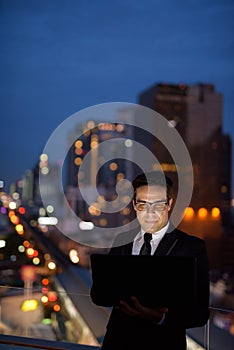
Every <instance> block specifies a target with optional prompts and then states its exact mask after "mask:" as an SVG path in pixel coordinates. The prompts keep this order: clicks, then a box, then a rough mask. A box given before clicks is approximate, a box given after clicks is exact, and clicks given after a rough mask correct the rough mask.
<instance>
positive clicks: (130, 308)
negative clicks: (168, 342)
mask: <svg viewBox="0 0 234 350" xmlns="http://www.w3.org/2000/svg"><path fill="white" fill-rule="evenodd" d="M131 302H132V304H131V305H130V304H128V303H127V302H126V301H123V300H120V303H119V306H117V309H118V310H119V311H121V312H124V313H125V314H127V315H129V316H135V317H140V318H143V319H145V320H149V321H153V322H154V323H159V322H160V321H161V320H162V319H163V317H164V314H165V313H166V312H168V308H167V307H162V308H149V307H146V306H144V305H142V304H141V303H140V302H139V300H138V299H137V298H136V297H134V296H132V297H131Z"/></svg>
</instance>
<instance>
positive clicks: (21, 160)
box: [0, 0, 234, 193]
mask: <svg viewBox="0 0 234 350" xmlns="http://www.w3.org/2000/svg"><path fill="white" fill-rule="evenodd" d="M55 3H56V4H55ZM233 13H234V4H233V2H232V1H229V0H225V1H222V3H220V2H218V1H217V2H214V1H210V0H207V1H205V2H204V1H189V2H184V1H170V0H167V1H165V2H164V3H163V4H161V3H160V2H157V1H152V0H148V1H146V3H145V2H144V3H141V2H136V1H131V0H129V1H127V2H125V1H120V2H118V4H116V3H114V4H111V5H110V4H109V3H108V2H107V1H106V0H103V1H101V2H98V4H95V3H94V4H90V3H87V2H82V1H81V2H76V1H73V0H72V1H70V2H69V4H68V3H64V2H63V1H60V0H58V1H56V2H55V1H51V2H49V3H38V2H37V1H32V2H30V3H29V2H28V1H24V0H22V1H20V2H18V1H14V0H12V1H4V0H3V1H1V14H0V16H1V21H0V23H1V24H0V30H1V40H2V43H3V51H2V53H1V57H0V59H1V66H0V67H1V68H0V70H1V75H2V79H1V83H0V88H1V92H2V94H1V113H2V115H1V131H2V133H1V141H0V142H1V144H0V146H1V154H0V162H1V173H0V180H4V181H5V182H6V187H7V188H9V184H10V183H11V182H12V181H15V180H17V179H18V178H21V177H22V176H23V175H24V173H25V171H26V170H27V169H32V168H33V167H34V166H35V165H36V164H37V163H38V162H39V156H40V154H41V153H42V152H43V149H44V147H45V145H46V142H47V140H48V139H49V137H50V135H51V134H52V133H53V131H54V130H55V129H56V128H57V127H58V125H60V124H61V123H62V122H63V121H64V120H65V119H66V118H68V117H69V116H70V115H72V114H74V113H76V112H78V111H80V110H82V109H84V108H87V107H90V106H93V105H98V104H102V103H107V102H115V101H117V102H118V101H126V102H129V103H137V99H138V95H139V94H140V93H141V92H142V91H144V90H145V89H148V88H149V87H150V86H152V85H154V84H156V83H159V82H169V83H176V84H177V83H180V82H183V83H185V84H193V83H194V84H196V83H198V82H202V83H211V84H214V86H215V89H216V91H217V92H219V93H221V94H222V95H223V132H224V133H227V134H229V135H230V137H231V139H232V143H233V140H234V125H233V124H234V122H233V117H232V103H233V102H232V101H233V83H232V81H233V77H232V76H233V69H232V66H233V58H234V50H233V35H232V32H233V21H232V18H233ZM233 153H234V152H233ZM232 159H233V156H232ZM232 169H233V161H232ZM233 173H234V171H233ZM233 177H234V174H233ZM233 190H234V189H232V193H233Z"/></svg>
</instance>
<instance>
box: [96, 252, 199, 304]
mask: <svg viewBox="0 0 234 350" xmlns="http://www.w3.org/2000/svg"><path fill="white" fill-rule="evenodd" d="M90 258H91V272H92V279H93V287H92V295H93V301H94V302H95V303H96V304H97V305H102V306H113V305H117V304H118V303H119V301H120V300H121V299H122V300H126V301H129V300H130V297H131V296H132V295H134V296H136V297H137V298H139V300H140V302H141V303H142V304H143V305H145V306H155V307H161V306H167V307H172V306H173V307H179V306H180V305H181V306H185V305H187V306H188V307H189V306H191V305H193V304H195V303H196V258H195V257H184V256H183V257H182V256H179V257H178V256H154V255H153V256H146V255H108V254H92V255H91V257H90Z"/></svg>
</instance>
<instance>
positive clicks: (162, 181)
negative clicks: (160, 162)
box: [132, 171, 173, 202]
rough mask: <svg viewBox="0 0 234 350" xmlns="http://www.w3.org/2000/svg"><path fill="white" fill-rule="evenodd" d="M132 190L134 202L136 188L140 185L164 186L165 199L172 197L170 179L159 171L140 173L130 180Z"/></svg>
mask: <svg viewBox="0 0 234 350" xmlns="http://www.w3.org/2000/svg"><path fill="white" fill-rule="evenodd" d="M132 186H133V191H134V197H133V200H134V202H135V201H136V190H137V189H138V188H139V187H141V186H161V187H164V188H166V191H167V200H169V199H171V198H172V188H173V182H172V180H171V179H170V178H169V177H168V176H167V175H165V174H164V173H163V172H161V171H150V172H147V173H141V174H139V175H137V177H136V178H135V179H134V180H133V181H132Z"/></svg>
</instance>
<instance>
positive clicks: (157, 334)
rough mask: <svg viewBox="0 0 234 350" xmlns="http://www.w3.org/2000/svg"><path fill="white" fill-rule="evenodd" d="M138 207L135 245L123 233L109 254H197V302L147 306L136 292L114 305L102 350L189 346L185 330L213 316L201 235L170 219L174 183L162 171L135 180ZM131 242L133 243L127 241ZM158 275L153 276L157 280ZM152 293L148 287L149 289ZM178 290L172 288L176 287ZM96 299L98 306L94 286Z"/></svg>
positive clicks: (183, 348)
mask: <svg viewBox="0 0 234 350" xmlns="http://www.w3.org/2000/svg"><path fill="white" fill-rule="evenodd" d="M132 185H133V190H134V195H133V208H134V210H135V212H136V217H137V220H138V222H139V227H138V228H137V229H136V230H134V232H132V234H133V238H132V241H131V242H130V243H125V242H126V239H124V234H123V233H122V234H120V235H119V236H117V237H116V241H115V242H114V244H113V247H112V248H111V249H110V251H109V253H108V254H116V255H138V254H148V255H158V256H162V255H169V256H193V257H195V258H196V262H197V265H196V273H197V276H196V279H197V286H196V296H197V301H196V304H195V305H193V306H191V307H189V308H188V307H184V306H182V305H174V306H170V307H168V305H164V306H163V307H158V308H155V307H148V306H145V305H142V304H141V303H140V301H139V300H138V299H137V298H136V296H134V295H132V297H131V302H127V301H126V300H120V302H119V303H118V305H114V306H113V308H112V311H111V315H110V319H109V321H108V324H107V330H106V334H105V337H104V340H103V343H102V350H136V349H139V350H140V349H141V350H151V349H152V350H186V348H187V347H186V329H188V328H193V327H200V326H204V325H205V324H206V322H207V321H208V319H209V264H208V258H207V252H206V247H205V243H204V241H203V240H202V239H200V238H198V237H195V236H191V235H188V234H187V233H185V232H182V231H180V230H178V229H177V228H173V227H172V226H171V223H170V219H169V218H170V210H171V208H172V201H173V199H172V181H171V179H170V178H168V177H167V176H165V175H164V174H163V173H161V172H150V173H142V174H140V175H138V176H137V177H136V178H135V179H134V180H133V183H132ZM128 242H129V241H128ZM154 279H155V280H157V276H152V283H154ZM145 293H146V296H147V290H146V291H145ZM171 293H173V290H171ZM90 295H91V298H92V300H93V302H94V303H96V304H98V303H99V302H98V300H97V299H96V295H95V288H94V286H92V288H91V293H90Z"/></svg>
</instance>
